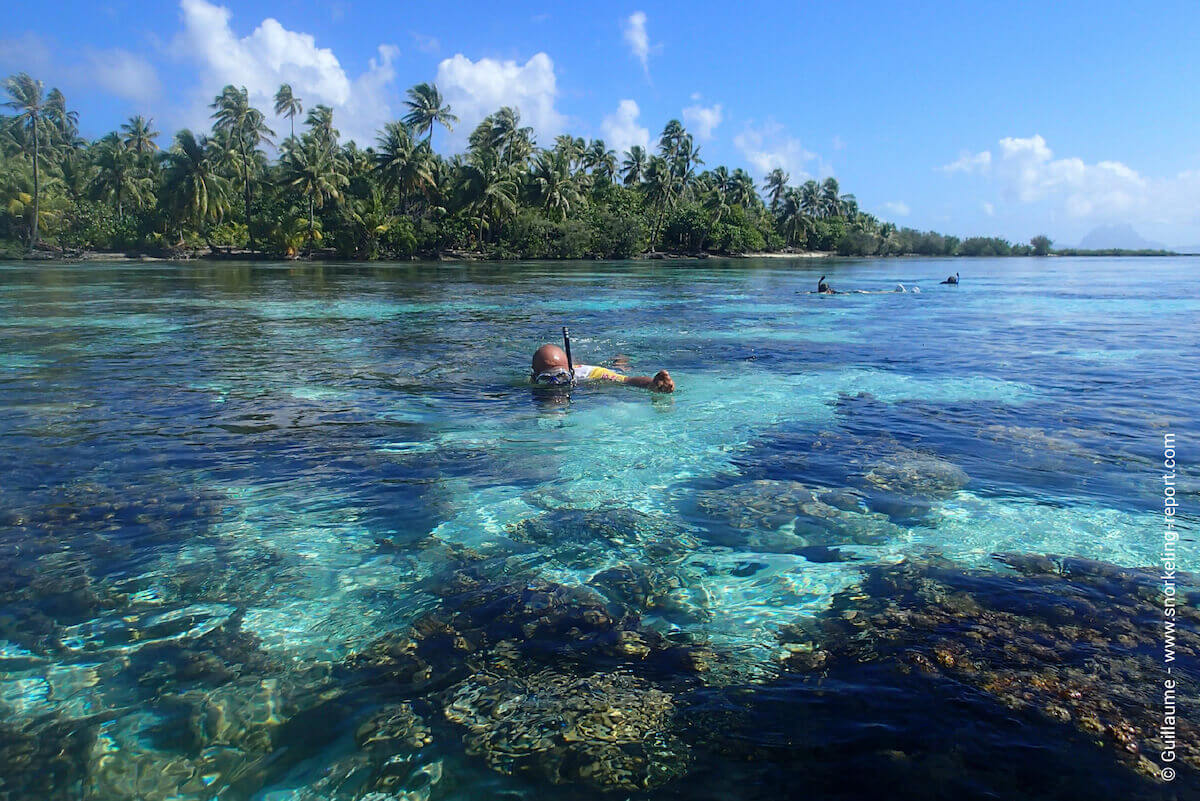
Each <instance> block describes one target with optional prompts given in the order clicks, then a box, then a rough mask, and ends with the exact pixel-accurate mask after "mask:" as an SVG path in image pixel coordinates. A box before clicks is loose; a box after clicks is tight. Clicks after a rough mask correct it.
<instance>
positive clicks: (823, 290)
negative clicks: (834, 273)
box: [817, 275, 837, 295]
mask: <svg viewBox="0 0 1200 801" xmlns="http://www.w3.org/2000/svg"><path fill="white" fill-rule="evenodd" d="M817 294H818V295H836V294H837V291H836V290H834V289H833V287H831V286H830V285H829V284H827V283H825V276H823V275H822V276H821V278H820V279H819V280H818V281H817Z"/></svg>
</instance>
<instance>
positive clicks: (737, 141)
mask: <svg viewBox="0 0 1200 801" xmlns="http://www.w3.org/2000/svg"><path fill="white" fill-rule="evenodd" d="M733 144H734V145H735V146H736V147H737V149H738V150H740V151H741V153H742V155H743V156H744V157H745V158H746V160H747V161H748V162H750V165H751V166H752V167H754V169H755V170H757V171H758V173H759V175H760V176H762V175H766V174H767V173H769V172H770V171H771V170H773V169H775V168H776V167H779V168H781V169H783V170H784V171H785V172H787V173H789V174H790V175H791V179H792V183H796V182H798V181H803V180H806V179H808V178H810V177H812V176H811V174H810V173H809V172H808V170H807V165H808V164H809V162H811V161H814V160H818V159H817V154H816V153H813V152H811V151H808V150H806V149H805V148H804V146H803V145H802V144H800V140H799V139H796V138H795V137H792V136H790V135H788V133H787V131H785V130H784V128H783V126H782V125H780V124H779V123H777V122H775V121H774V120H767V121H766V122H764V123H763V124H762V125H758V126H756V125H754V124H753V123H747V124H746V127H745V128H743V129H742V132H741V133H739V134H738V135H737V136H735V137H734V138H733ZM818 172H822V173H824V172H829V170H828V167H827V166H826V165H824V164H821V163H818Z"/></svg>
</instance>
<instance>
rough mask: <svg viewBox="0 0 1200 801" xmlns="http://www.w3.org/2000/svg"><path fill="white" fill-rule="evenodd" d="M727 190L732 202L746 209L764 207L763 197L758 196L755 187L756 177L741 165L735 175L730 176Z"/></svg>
mask: <svg viewBox="0 0 1200 801" xmlns="http://www.w3.org/2000/svg"><path fill="white" fill-rule="evenodd" d="M726 191H727V192H728V193H729V202H730V203H734V204H736V205H738V206H741V207H743V208H746V209H752V208H762V198H760V197H759V196H758V192H757V191H756V190H755V188H754V179H753V178H751V177H750V173H748V172H746V171H745V170H743V169H742V168H741V167H738V168H737V169H736V170H734V171H733V175H731V176H729V183H728V184H727V185H726Z"/></svg>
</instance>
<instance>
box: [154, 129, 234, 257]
mask: <svg viewBox="0 0 1200 801" xmlns="http://www.w3.org/2000/svg"><path fill="white" fill-rule="evenodd" d="M218 157H219V154H218V153H217V152H216V148H215V147H214V146H213V145H212V142H211V141H210V140H209V139H208V137H206V136H199V137H197V136H196V135H195V134H193V133H192V132H191V131H189V130H188V129H186V128H184V129H183V130H182V131H180V132H179V133H177V134H175V144H174V145H173V146H172V147H171V149H170V150H169V151H167V153H166V154H165V155H164V162H165V170H164V175H163V185H164V186H165V187H166V190H167V195H168V200H169V205H170V207H171V209H172V211H173V213H174V215H175V217H176V220H177V221H178V222H179V223H180V231H179V234H180V237H179V238H180V240H181V241H182V239H183V230H182V223H184V222H190V223H192V224H193V225H195V226H196V227H197V228H198V229H199V230H200V232H201V233H202V234H203V233H205V230H206V229H205V225H206V223H208V222H220V220H221V219H222V218H223V217H224V216H225V213H226V212H228V211H229V192H230V188H229V181H228V179H226V178H225V177H224V176H223V175H221V174H220V172H218V170H217V160H218Z"/></svg>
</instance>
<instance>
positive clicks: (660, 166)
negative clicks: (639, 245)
mask: <svg viewBox="0 0 1200 801" xmlns="http://www.w3.org/2000/svg"><path fill="white" fill-rule="evenodd" d="M673 183H674V176H672V174H671V167H670V165H668V164H667V160H666V159H664V158H662V157H661V156H651V157H650V160H649V161H648V162H647V163H646V183H645V190H646V197H647V199H648V200H650V201H651V202H652V203H653V204H654V209H655V212H654V223H653V225H652V227H651V229H650V246H651V247H654V246H655V244H656V243H657V242H658V231H659V226H660V222H661V220H662V210H663V209H664V208H665V206H666V203H667V202H668V200H669V199H670V196H671V186H672V185H673Z"/></svg>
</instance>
